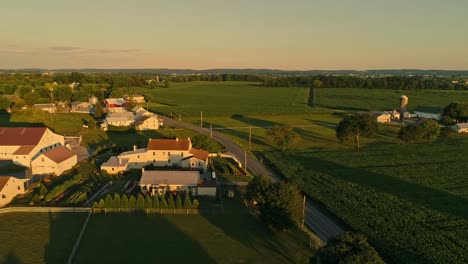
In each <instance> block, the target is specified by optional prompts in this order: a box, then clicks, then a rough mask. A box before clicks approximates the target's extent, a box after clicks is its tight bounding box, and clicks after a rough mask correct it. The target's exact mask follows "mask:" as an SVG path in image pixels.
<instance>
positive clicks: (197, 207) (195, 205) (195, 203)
mask: <svg viewBox="0 0 468 264" xmlns="http://www.w3.org/2000/svg"><path fill="white" fill-rule="evenodd" d="M199 208H200V204H199V203H198V199H194V200H193V203H192V209H199Z"/></svg>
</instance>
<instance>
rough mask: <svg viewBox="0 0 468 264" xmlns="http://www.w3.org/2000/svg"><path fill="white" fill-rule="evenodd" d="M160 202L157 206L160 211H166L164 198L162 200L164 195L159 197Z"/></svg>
mask: <svg viewBox="0 0 468 264" xmlns="http://www.w3.org/2000/svg"><path fill="white" fill-rule="evenodd" d="M160 198H161V201H160V203H159V206H160V207H161V209H167V201H166V198H164V195H161V197H160Z"/></svg>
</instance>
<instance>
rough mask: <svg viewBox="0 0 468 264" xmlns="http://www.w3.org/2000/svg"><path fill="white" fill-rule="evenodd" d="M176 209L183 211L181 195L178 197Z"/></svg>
mask: <svg viewBox="0 0 468 264" xmlns="http://www.w3.org/2000/svg"><path fill="white" fill-rule="evenodd" d="M175 206H176V209H182V199H181V198H180V195H177V197H176V205H175Z"/></svg>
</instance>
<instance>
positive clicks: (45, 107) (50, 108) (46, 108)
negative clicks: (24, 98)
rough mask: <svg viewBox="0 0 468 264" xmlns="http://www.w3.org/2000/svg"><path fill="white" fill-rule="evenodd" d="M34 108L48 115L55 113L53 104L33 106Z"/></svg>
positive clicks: (55, 108) (55, 109)
mask: <svg viewBox="0 0 468 264" xmlns="http://www.w3.org/2000/svg"><path fill="white" fill-rule="evenodd" d="M34 108H36V109H40V110H42V111H45V112H48V113H50V114H52V113H56V112H57V107H56V106H55V104H34Z"/></svg>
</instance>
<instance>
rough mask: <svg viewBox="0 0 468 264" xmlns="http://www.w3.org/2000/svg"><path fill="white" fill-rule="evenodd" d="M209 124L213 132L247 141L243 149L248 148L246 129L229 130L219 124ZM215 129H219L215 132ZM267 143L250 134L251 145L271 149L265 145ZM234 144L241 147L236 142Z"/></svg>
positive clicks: (247, 130) (264, 139)
mask: <svg viewBox="0 0 468 264" xmlns="http://www.w3.org/2000/svg"><path fill="white" fill-rule="evenodd" d="M211 124H212V125H213V128H214V129H213V132H217V133H223V134H228V135H231V136H234V137H236V138H240V139H243V140H245V141H247V143H246V146H244V148H247V147H248V146H247V144H248V141H249V129H248V128H237V129H229V128H227V127H224V126H222V125H219V124H215V123H211ZM215 128H219V129H218V130H216V129H215ZM267 141H268V139H266V138H263V137H259V136H256V135H254V134H252V144H255V145H258V146H262V147H271V146H270V145H269V144H268V143H265V142H267ZM236 143H238V144H239V145H240V146H242V144H240V143H239V142H236Z"/></svg>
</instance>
